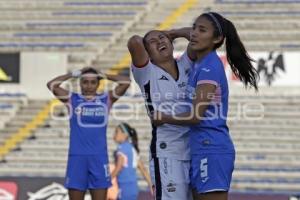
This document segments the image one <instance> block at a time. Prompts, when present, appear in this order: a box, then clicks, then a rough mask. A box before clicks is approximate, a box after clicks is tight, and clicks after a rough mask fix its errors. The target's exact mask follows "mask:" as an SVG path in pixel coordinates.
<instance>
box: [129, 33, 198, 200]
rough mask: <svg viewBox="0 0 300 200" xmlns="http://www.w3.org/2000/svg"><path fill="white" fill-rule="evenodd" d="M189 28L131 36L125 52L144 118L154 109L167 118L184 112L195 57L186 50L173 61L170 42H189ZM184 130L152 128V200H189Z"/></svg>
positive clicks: (185, 130)
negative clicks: (141, 99)
mask: <svg viewBox="0 0 300 200" xmlns="http://www.w3.org/2000/svg"><path fill="white" fill-rule="evenodd" d="M190 30H191V28H182V29H176V30H171V31H166V32H164V31H157V30H153V31H150V32H148V33H147V34H146V35H145V36H144V38H142V37H140V36H137V35H135V36H132V37H131V38H130V39H129V41H128V49H129V52H130V54H131V58H132V67H131V68H132V72H133V76H134V79H135V81H136V82H137V84H138V85H139V87H140V89H141V91H142V93H143V96H144V98H145V102H146V107H147V109H148V114H149V115H150V113H151V112H152V111H154V110H156V109H158V110H162V111H165V112H167V113H169V114H171V113H173V112H175V113H181V112H185V111H186V107H185V97H184V94H185V90H186V85H187V81H188V76H189V71H190V68H191V66H192V65H193V64H194V63H193V61H192V60H193V59H194V58H195V55H194V54H193V51H192V50H191V48H190V47H188V48H187V51H186V52H185V53H184V54H183V55H182V56H181V57H180V59H179V60H175V59H174V57H173V49H174V48H173V45H172V42H173V40H174V39H176V38H178V37H184V38H186V39H187V38H189V35H190ZM188 130H189V129H188V127H183V126H176V125H171V124H164V125H163V126H160V127H156V126H152V140H151V145H150V152H151V160H150V175H151V178H152V183H153V184H154V187H155V198H156V200H161V199H163V200H168V199H170V200H171V199H172V200H187V199H189V194H190V187H189V168H190V150H189V147H188Z"/></svg>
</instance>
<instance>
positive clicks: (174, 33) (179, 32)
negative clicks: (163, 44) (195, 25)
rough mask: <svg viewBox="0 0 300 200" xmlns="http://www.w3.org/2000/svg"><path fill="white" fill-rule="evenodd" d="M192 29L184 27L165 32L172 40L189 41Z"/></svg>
mask: <svg viewBox="0 0 300 200" xmlns="http://www.w3.org/2000/svg"><path fill="white" fill-rule="evenodd" d="M191 30H192V28H191V27H184V28H179V29H172V30H169V31H167V33H168V34H169V36H170V37H171V39H172V40H175V39H176V38H185V39H187V40H190V32H191Z"/></svg>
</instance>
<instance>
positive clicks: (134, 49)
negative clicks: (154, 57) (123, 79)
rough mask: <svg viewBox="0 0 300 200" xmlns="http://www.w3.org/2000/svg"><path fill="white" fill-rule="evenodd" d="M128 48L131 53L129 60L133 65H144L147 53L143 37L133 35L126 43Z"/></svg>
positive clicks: (147, 57)
mask: <svg viewBox="0 0 300 200" xmlns="http://www.w3.org/2000/svg"><path fill="white" fill-rule="evenodd" d="M127 47H128V50H129V52H130V55H131V60H132V63H133V65H134V66H136V67H144V66H145V65H146V64H147V63H148V61H149V55H148V53H147V51H146V48H145V46H144V43H143V38H142V37H140V36H138V35H134V36H132V37H131V38H130V39H129V40H128V43H127Z"/></svg>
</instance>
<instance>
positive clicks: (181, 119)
mask: <svg viewBox="0 0 300 200" xmlns="http://www.w3.org/2000/svg"><path fill="white" fill-rule="evenodd" d="M215 91H216V86H215V85H212V84H201V85H198V86H197V88H196V98H195V99H194V100H193V104H192V111H190V112H185V113H181V114H179V115H176V116H174V115H165V114H163V113H160V112H159V113H156V114H155V115H156V116H154V118H155V119H154V120H153V123H154V124H155V125H157V126H159V125H162V124H164V123H168V124H176V125H182V126H189V125H195V124H198V123H199V122H200V121H201V119H202V118H203V116H204V113H205V111H206V109H207V107H208V106H209V105H210V102H211V100H212V97H213V96H214V94H215Z"/></svg>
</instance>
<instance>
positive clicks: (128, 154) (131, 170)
mask: <svg viewBox="0 0 300 200" xmlns="http://www.w3.org/2000/svg"><path fill="white" fill-rule="evenodd" d="M119 155H120V156H123V158H124V160H125V162H124V165H123V168H122V170H121V171H120V173H119V174H118V183H129V182H136V181H137V175H136V167H137V163H138V155H137V152H136V150H135V149H134V147H133V146H132V144H131V143H130V142H128V141H125V142H123V143H121V144H120V145H119V146H118V149H117V151H116V156H119Z"/></svg>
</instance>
